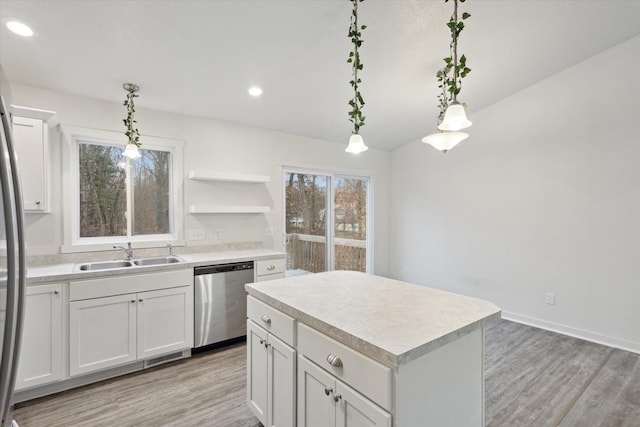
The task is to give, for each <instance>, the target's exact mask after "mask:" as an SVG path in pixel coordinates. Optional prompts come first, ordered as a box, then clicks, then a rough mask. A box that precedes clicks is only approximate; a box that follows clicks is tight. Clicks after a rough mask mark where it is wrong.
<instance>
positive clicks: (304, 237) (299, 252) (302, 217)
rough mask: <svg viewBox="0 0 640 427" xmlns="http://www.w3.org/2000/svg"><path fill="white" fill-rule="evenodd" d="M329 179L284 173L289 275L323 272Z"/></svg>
mask: <svg viewBox="0 0 640 427" xmlns="http://www.w3.org/2000/svg"><path fill="white" fill-rule="evenodd" d="M329 180H330V178H329V177H328V176H323V175H311V174H302V173H293V172H286V173H285V174H284V185H285V227H286V251H287V270H288V274H289V275H293V274H304V273H306V272H311V273H318V272H322V271H327V236H326V231H327V230H326V217H327V186H328V184H329Z"/></svg>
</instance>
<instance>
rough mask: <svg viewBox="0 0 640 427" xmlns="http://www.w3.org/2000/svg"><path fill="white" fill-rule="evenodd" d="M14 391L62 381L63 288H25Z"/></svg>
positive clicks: (57, 286)
mask: <svg viewBox="0 0 640 427" xmlns="http://www.w3.org/2000/svg"><path fill="white" fill-rule="evenodd" d="M26 301H27V302H26V307H25V314H24V323H23V324H24V327H23V328H24V329H23V330H22V343H21V347H20V358H19V362H18V376H17V379H16V390H21V389H24V388H27V387H33V386H37V385H41V384H46V383H49V382H52V381H57V380H61V379H62V285H60V284H55V285H43V286H29V287H27V300H26Z"/></svg>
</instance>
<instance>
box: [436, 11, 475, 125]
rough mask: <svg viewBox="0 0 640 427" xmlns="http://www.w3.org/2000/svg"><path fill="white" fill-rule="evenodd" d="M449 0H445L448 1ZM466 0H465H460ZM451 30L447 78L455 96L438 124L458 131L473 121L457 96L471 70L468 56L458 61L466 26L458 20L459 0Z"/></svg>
mask: <svg viewBox="0 0 640 427" xmlns="http://www.w3.org/2000/svg"><path fill="white" fill-rule="evenodd" d="M446 1H447V0H445V2H446ZM460 1H462V2H464V0H460ZM469 16H471V15H469V14H468V13H466V12H465V13H464V14H463V15H462V20H465V19H467V18H468V17H469ZM447 26H448V27H449V29H450V30H451V57H449V58H446V59H445V62H447V67H448V68H450V70H451V73H452V76H451V78H450V79H447V81H446V83H447V85H448V86H449V88H448V90H449V92H450V94H451V96H452V97H453V99H452V101H451V102H450V103H449V106H448V108H447V110H446V112H445V114H444V119H443V120H442V123H440V125H439V126H438V129H440V130H447V131H458V130H461V129H465V128H468V127H469V126H471V122H470V121H469V120H468V119H467V115H466V113H465V111H464V106H463V105H462V104H460V103H459V102H458V99H457V96H458V94H459V93H460V89H461V86H462V78H463V77H466V75H467V74H468V73H469V72H470V71H471V69H470V68H468V67H467V64H466V62H467V58H466V57H465V56H464V55H462V56H461V57H460V61H459V63H458V37H459V36H460V33H461V32H462V30H463V28H464V22H462V21H458V0H453V15H452V16H451V19H450V20H449V23H448V24H447Z"/></svg>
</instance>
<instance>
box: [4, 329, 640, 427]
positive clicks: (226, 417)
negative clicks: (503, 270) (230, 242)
mask: <svg viewBox="0 0 640 427" xmlns="http://www.w3.org/2000/svg"><path fill="white" fill-rule="evenodd" d="M245 352H246V348H245V346H244V345H235V346H232V347H227V348H225V349H223V350H219V351H214V352H209V353H205V354H200V355H197V356H194V357H191V358H190V359H186V360H182V361H178V362H174V363H172V364H168V365H164V366H159V367H156V368H153V369H149V370H146V371H142V372H138V373H134V374H130V375H126V376H123V377H119V378H115V379H111V380H107V381H103V382H100V383H97V384H93V385H89V386H86V387H82V388H79V389H75V390H70V391H67V392H63V393H59V394H57V395H54V396H48V397H44V398H41V399H37V400H33V401H31V402H25V403H22V404H19V405H17V407H16V409H15V411H14V416H15V419H16V420H18V422H19V423H20V427H58V426H59V427H71V426H83V427H84V426H92V427H93V426H123V427H126V426H150V427H151V426H153V427H159V426H182V427H190V426H216V427H258V426H260V424H259V423H258V420H257V419H256V418H255V417H253V416H252V415H251V413H250V412H249V410H248V409H247V407H246V402H245V399H246V397H245V369H246V361H245V357H246V353H245ZM485 373H486V379H485V392H486V423H487V425H488V426H496V427H502V426H505V427H507V426H508V427H515V426H532V427H544V426H552V427H556V426H563V427H569V426H576V427H582V426H612V427H613V426H628V427H637V426H640V356H639V355H637V354H634V353H629V352H625V351H622V350H616V349H612V348H609V347H605V346H602V345H598V344H593V343H590V342H587V341H582V340H579V339H575V338H570V337H566V336H563V335H559V334H555V333H552V332H548V331H544V330H541V329H536V328H533V327H529V326H525V325H520V324H517V323H513V322H509V321H506V320H502V321H500V322H498V323H496V324H495V325H493V326H491V327H489V328H488V329H487V331H486V357H485ZM416 427H419V426H416ZM445 427H447V426H445Z"/></svg>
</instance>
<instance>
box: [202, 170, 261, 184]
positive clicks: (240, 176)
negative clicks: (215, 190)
mask: <svg viewBox="0 0 640 427" xmlns="http://www.w3.org/2000/svg"><path fill="white" fill-rule="evenodd" d="M189 179H194V180H199V181H226V182H244V183H247V184H263V183H266V182H269V181H270V180H271V178H270V177H269V176H268V175H251V174H244V173H225V172H205V171H196V170H192V171H189Z"/></svg>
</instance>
